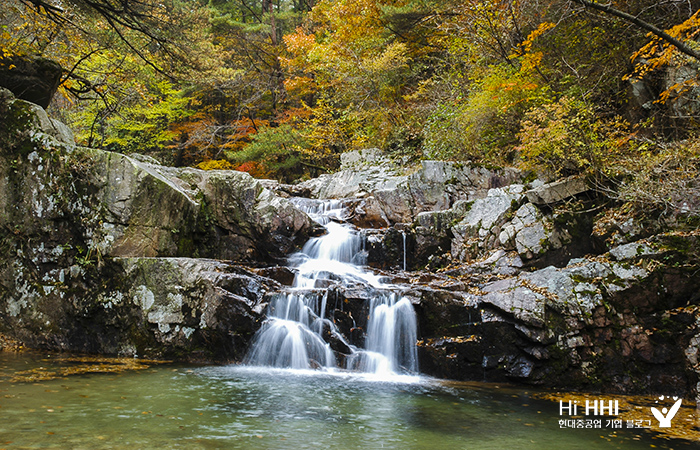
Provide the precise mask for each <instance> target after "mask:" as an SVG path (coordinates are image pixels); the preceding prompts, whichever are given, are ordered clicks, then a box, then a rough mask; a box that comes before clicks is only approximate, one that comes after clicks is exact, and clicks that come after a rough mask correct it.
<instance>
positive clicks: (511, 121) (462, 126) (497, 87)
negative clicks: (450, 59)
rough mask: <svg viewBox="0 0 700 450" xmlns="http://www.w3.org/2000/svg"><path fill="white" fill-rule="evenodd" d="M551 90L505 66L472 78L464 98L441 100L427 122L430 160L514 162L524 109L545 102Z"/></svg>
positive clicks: (427, 143)
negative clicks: (449, 101)
mask: <svg viewBox="0 0 700 450" xmlns="http://www.w3.org/2000/svg"><path fill="white" fill-rule="evenodd" d="M547 99H548V91H547V89H546V88H543V87H541V86H540V85H538V84H537V83H534V82H533V81H531V80H530V77H528V76H527V75H524V74H522V73H521V72H517V71H515V70H514V69H512V68H509V67H506V66H495V67H491V70H490V72H489V73H488V75H486V77H484V78H483V79H482V80H480V81H478V82H473V83H472V87H471V92H469V95H468V96H467V97H466V99H465V100H461V99H457V100H456V101H453V102H452V103H448V104H444V103H443V104H440V105H439V106H438V107H437V108H436V109H435V110H434V111H433V113H432V114H431V115H430V116H429V117H428V119H427V120H426V126H425V129H424V135H425V141H424V150H425V152H426V156H428V157H429V158H438V159H470V160H473V161H482V162H491V163H498V164H502V163H507V162H512V158H513V154H512V152H511V151H510V149H512V148H513V146H514V144H515V143H516V142H517V133H518V130H519V128H520V121H521V119H522V118H523V116H524V114H525V112H526V111H527V110H528V109H529V108H531V107H533V106H534V105H539V104H542V103H544V102H545V101H546V100H547Z"/></svg>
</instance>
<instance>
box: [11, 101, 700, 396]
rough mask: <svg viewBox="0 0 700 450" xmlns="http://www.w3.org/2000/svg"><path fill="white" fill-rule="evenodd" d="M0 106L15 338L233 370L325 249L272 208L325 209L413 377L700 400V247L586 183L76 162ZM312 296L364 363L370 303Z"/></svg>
mask: <svg viewBox="0 0 700 450" xmlns="http://www.w3.org/2000/svg"><path fill="white" fill-rule="evenodd" d="M0 97H2V99H3V101H2V102H0V103H2V105H0V115H2V119H3V122H2V123H3V124H4V125H3V127H2V128H0V138H2V139H0V141H1V142H3V145H4V146H3V148H1V149H0V192H2V194H3V195H0V249H1V250H2V255H3V258H2V260H1V261H0V312H2V315H1V316H0V333H1V334H4V335H6V336H8V337H9V338H13V339H16V340H19V341H22V342H24V343H25V344H26V345H29V346H34V347H47V348H57V349H65V350H80V351H87V352H96V353H117V354H125V355H139V356H159V357H167V358H177V359H196V360H219V361H221V360H240V359H241V358H242V356H243V353H244V349H245V348H246V347H247V345H248V342H249V340H250V339H251V337H252V336H253V334H254V333H255V332H256V331H257V330H258V329H259V328H260V326H261V322H262V314H263V312H264V310H265V308H266V306H267V305H268V304H269V303H270V300H271V298H272V296H274V295H277V294H275V293H279V292H284V291H285V289H288V288H289V286H291V285H292V283H293V281H294V276H295V270H294V269H293V268H291V269H290V268H288V267H285V266H286V265H287V261H286V257H287V255H289V253H291V252H293V251H295V250H297V249H299V247H300V245H301V244H303V243H304V242H305V241H306V239H307V238H308V237H309V236H317V235H319V233H322V231H320V230H319V228H318V227H317V226H315V225H314V224H313V223H312V222H311V220H310V219H309V218H308V216H307V215H306V214H304V213H302V212H301V211H299V210H298V209H297V208H296V207H295V206H294V203H293V202H291V201H289V200H288V198H287V197H290V196H296V195H305V196H309V197H336V198H338V199H339V201H340V203H342V204H343V205H345V207H346V208H348V210H349V213H348V215H347V217H342V218H338V219H337V220H339V221H346V222H351V223H353V224H354V225H355V226H356V227H358V228H360V230H359V234H360V236H362V238H363V243H362V247H361V250H358V251H357V252H356V253H357V254H356V255H353V260H354V259H355V257H356V259H357V261H366V262H367V264H368V265H369V266H371V267H372V268H373V270H374V271H375V272H376V274H377V275H378V276H380V277H383V278H385V279H386V280H387V282H390V283H393V285H394V286H396V287H397V289H398V290H399V291H400V295H401V296H402V297H404V298H406V299H408V300H409V301H410V302H411V304H412V305H413V308H414V310H415V312H416V315H417V321H418V334H419V335H418V356H419V366H420V370H421V372H423V373H426V374H429V375H433V376H437V377H445V378H452V379H460V380H489V381H501V380H509V381H516V382H520V383H526V384H537V385H544V386H548V387H562V388H576V389H590V390H599V391H608V392H610V391H614V392H656V391H659V392H661V391H663V392H664V393H665V394H680V395H684V396H689V395H696V394H697V388H696V386H697V383H698V381H699V380H698V378H699V377H698V374H699V373H700V366H699V364H698V361H699V360H700V356H699V355H700V350H699V348H700V294H698V293H699V292H700V277H698V275H697V274H698V272H697V260H696V258H697V257H696V256H695V255H697V254H698V253H700V250H699V248H700V234H698V232H697V230H693V231H690V232H665V233H663V232H661V231H660V230H659V229H658V228H654V227H649V226H647V224H646V223H645V222H644V221H643V220H640V219H639V218H635V217H629V216H628V215H626V214H625V213H624V212H622V211H619V210H616V209H614V208H613V209H610V208H603V207H600V206H599V205H600V203H599V202H598V199H596V198H595V195H593V194H592V193H591V192H588V191H587V186H586V185H585V183H583V184H582V182H581V180H578V179H575V180H564V181H563V182H561V183H559V182H555V183H549V184H544V183H542V182H540V181H537V180H535V181H534V182H531V183H527V182H525V180H524V178H523V177H522V176H521V174H520V173H518V172H517V171H515V170H510V169H506V170H487V169H484V168H477V167H471V166H469V165H465V164H456V163H450V162H434V161H424V162H423V163H422V164H421V165H420V166H419V167H415V168H413V169H411V170H405V168H402V167H400V166H401V165H400V164H397V163H396V162H395V161H391V160H389V159H388V158H386V157H385V156H384V155H382V153H381V152H379V151H377V150H365V151H362V152H350V153H348V154H345V155H343V168H342V170H341V171H340V172H338V173H337V174H333V175H327V176H324V177H319V178H318V179H315V180H310V181H308V182H305V183H302V184H300V185H295V186H285V185H280V184H279V183H274V182H269V181H258V180H254V179H252V178H250V177H249V176H247V175H246V174H242V173H237V172H227V171H212V172H203V171H199V170H195V169H174V168H167V167H163V166H159V165H157V164H154V162H153V161H148V160H144V159H143V158H138V159H137V158H131V157H127V156H124V155H119V154H116V153H107V152H101V151H98V150H93V149H84V148H79V147H75V145H74V143H73V142H72V138H71V137H70V135H69V134H68V133H66V132H65V130H64V131H59V130H58V128H60V127H58V126H57V125H56V123H55V122H53V121H51V120H50V119H48V117H43V116H42V115H41V112H40V111H39V110H37V108H36V107H35V106H32V105H29V104H27V103H25V102H20V101H17V100H14V99H12V97H11V96H10V95H8V94H7V91H0ZM278 194H279V195H278ZM694 258H695V259H694ZM232 261H233V262H232ZM251 267H252V268H251ZM311 289H312V290H313V291H314V292H315V291H318V296H319V298H323V297H324V296H325V298H326V303H325V304H326V309H325V310H324V317H326V318H328V320H332V322H333V323H334V326H335V328H334V330H337V333H338V335H337V336H326V337H325V340H326V341H327V342H329V343H330V345H331V347H332V349H333V350H334V351H335V352H336V353H338V354H339V355H348V354H349V353H350V349H349V346H363V345H364V341H365V339H366V337H367V326H368V325H367V316H368V312H369V303H370V302H371V299H372V298H373V297H374V296H376V292H374V291H373V290H372V289H368V288H367V287H366V286H362V285H359V284H357V285H356V284H353V283H349V282H347V281H344V280H342V279H339V278H338V277H334V276H332V274H328V275H327V276H320V277H318V278H317V279H316V280H315V285H314V286H313V287H312V288H311ZM334 332H335V331H334ZM327 333H330V331H327Z"/></svg>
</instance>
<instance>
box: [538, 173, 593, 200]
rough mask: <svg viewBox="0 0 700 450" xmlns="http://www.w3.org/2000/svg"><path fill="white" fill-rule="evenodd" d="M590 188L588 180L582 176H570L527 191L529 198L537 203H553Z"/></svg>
mask: <svg viewBox="0 0 700 450" xmlns="http://www.w3.org/2000/svg"><path fill="white" fill-rule="evenodd" d="M587 190H588V185H587V184H586V180H585V179H584V178H582V177H570V178H567V179H565V180H560V181H555V182H553V183H548V184H544V185H542V186H539V187H536V188H534V189H532V190H529V191H528V192H527V199H528V200H529V201H530V202H531V203H535V204H537V205H551V204H554V203H558V202H560V201H562V200H565V199H567V198H570V197H573V196H575V195H578V194H580V193H582V192H586V191H587Z"/></svg>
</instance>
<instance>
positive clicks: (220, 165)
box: [197, 159, 236, 170]
mask: <svg viewBox="0 0 700 450" xmlns="http://www.w3.org/2000/svg"><path fill="white" fill-rule="evenodd" d="M197 168H198V169H202V170H234V169H235V168H236V167H235V166H234V165H233V164H231V163H230V162H228V161H226V160H225V159H208V160H206V161H202V162H201V163H199V164H197Z"/></svg>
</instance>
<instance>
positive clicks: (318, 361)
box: [245, 199, 418, 375]
mask: <svg viewBox="0 0 700 450" xmlns="http://www.w3.org/2000/svg"><path fill="white" fill-rule="evenodd" d="M293 201H294V202H295V204H296V205H297V207H299V208H300V209H302V210H303V211H305V212H306V213H307V214H308V215H309V216H310V217H311V218H312V219H313V220H315V221H316V222H318V223H319V224H321V225H323V226H324V227H325V228H326V231H327V233H326V234H325V235H323V236H319V237H315V238H311V239H309V241H308V242H307V243H306V244H305V245H304V247H303V248H302V250H301V252H299V253H296V254H294V255H292V256H290V258H289V264H290V266H292V267H293V268H294V270H295V271H296V276H295V279H294V283H293V285H292V287H291V288H290V289H288V290H287V291H286V292H279V293H277V294H275V295H273V296H272V297H271V299H270V303H269V305H268V308H267V311H266V320H265V322H264V323H263V325H262V327H261V328H260V330H258V332H257V333H256V334H255V336H254V338H253V341H252V343H251V347H250V349H249V350H248V354H247V355H246V359H245V362H246V364H250V365H259V366H272V367H282V368H292V369H319V368H323V369H326V370H334V369H347V370H353V371H359V372H367V373H375V374H382V375H391V374H401V373H417V372H418V357H417V350H416V340H417V331H416V330H417V326H416V317H415V312H414V311H413V306H412V305H411V302H410V301H409V300H408V299H406V298H403V297H401V296H400V295H399V294H397V293H396V292H395V291H396V287H395V286H392V285H390V284H386V283H384V281H383V280H382V277H380V276H378V275H375V274H373V273H372V272H370V271H368V270H366V269H364V268H363V267H362V266H363V265H364V264H365V262H366V257H365V252H364V242H363V239H362V237H361V236H360V235H359V233H358V232H357V230H356V229H354V227H352V226H351V225H349V224H347V223H344V222H343V221H344V219H345V217H346V211H345V210H344V208H343V207H342V204H341V202H339V201H337V200H326V201H320V200H310V199H293ZM405 253H406V250H405V236H404V269H405V260H406V256H405ZM335 285H340V286H357V285H361V286H365V287H367V288H368V289H369V290H370V292H372V293H373V297H372V299H371V300H370V301H369V305H367V309H368V312H369V315H368V319H367V325H366V334H365V339H364V348H358V347H357V346H355V345H352V344H350V343H349V342H348V340H347V338H346V337H345V336H343V334H342V333H341V332H340V331H339V330H338V328H337V327H336V324H335V323H334V321H333V317H326V316H327V312H326V311H327V307H328V306H329V302H328V293H329V289H328V287H329V286H335ZM340 307H341V308H342V307H343V305H342V302H341V304H340ZM352 320H353V323H354V320H355V319H354V318H353V319H352Z"/></svg>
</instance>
